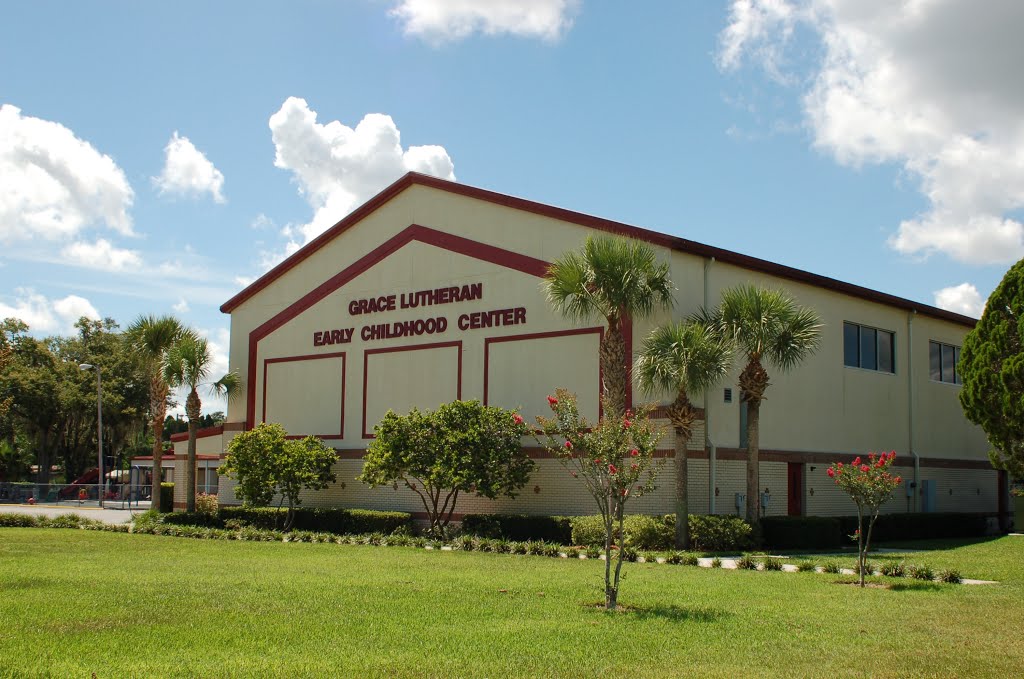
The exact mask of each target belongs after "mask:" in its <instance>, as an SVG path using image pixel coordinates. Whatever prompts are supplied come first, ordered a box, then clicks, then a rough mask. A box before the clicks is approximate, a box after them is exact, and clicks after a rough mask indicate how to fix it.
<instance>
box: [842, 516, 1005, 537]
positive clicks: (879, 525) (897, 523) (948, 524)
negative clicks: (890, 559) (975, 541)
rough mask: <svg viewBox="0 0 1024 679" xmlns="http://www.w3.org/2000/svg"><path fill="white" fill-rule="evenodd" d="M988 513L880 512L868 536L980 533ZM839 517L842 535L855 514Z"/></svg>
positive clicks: (854, 520) (852, 525)
mask: <svg viewBox="0 0 1024 679" xmlns="http://www.w3.org/2000/svg"><path fill="white" fill-rule="evenodd" d="M990 516H992V515H990V514H963V513H956V512H942V513H940V512H933V513H928V514H925V513H905V512H899V513H894V514H882V515H880V516H879V517H878V521H877V522H876V523H875V527H874V530H873V531H872V534H871V540H872V541H873V542H879V541H883V542H884V541H893V540H944V539H947V538H973V537H983V536H984V535H986V534H987V532H988V519H989V517H990ZM839 521H840V523H841V527H840V533H841V534H842V535H851V534H853V532H854V531H855V530H857V517H856V516H843V517H839Z"/></svg>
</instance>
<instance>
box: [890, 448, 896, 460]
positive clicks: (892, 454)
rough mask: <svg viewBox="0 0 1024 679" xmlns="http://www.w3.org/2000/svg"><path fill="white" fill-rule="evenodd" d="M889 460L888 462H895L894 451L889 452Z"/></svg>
mask: <svg viewBox="0 0 1024 679" xmlns="http://www.w3.org/2000/svg"><path fill="white" fill-rule="evenodd" d="M889 459H890V460H895V459H896V451H895V450H892V451H889Z"/></svg>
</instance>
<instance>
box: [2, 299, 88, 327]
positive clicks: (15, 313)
mask: <svg viewBox="0 0 1024 679" xmlns="http://www.w3.org/2000/svg"><path fill="white" fill-rule="evenodd" d="M82 316H87V317H89V318H91V319H93V320H99V318H100V314H99V312H98V311H96V308H95V307H94V306H93V305H92V304H91V303H90V302H89V300H87V299H85V298H84V297H79V296H78V295H68V296H67V297H63V298H61V299H53V300H51V299H47V298H46V297H45V296H44V295H41V294H39V293H37V292H35V291H34V290H32V289H31V288H16V289H15V290H14V300H13V305H11V304H6V303H4V302H2V301H0V319H2V318H19V319H21V320H22V321H24V322H25V323H27V324H28V326H29V329H30V330H32V331H33V332H40V333H58V334H61V335H70V334H73V333H74V331H75V329H74V326H75V322H77V321H78V319H79V318H81V317H82Z"/></svg>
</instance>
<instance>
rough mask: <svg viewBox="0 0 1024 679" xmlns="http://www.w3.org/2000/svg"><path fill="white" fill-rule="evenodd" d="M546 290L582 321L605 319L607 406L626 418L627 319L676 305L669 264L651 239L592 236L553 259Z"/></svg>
mask: <svg viewBox="0 0 1024 679" xmlns="http://www.w3.org/2000/svg"><path fill="white" fill-rule="evenodd" d="M543 285H544V289H545V291H546V293H547V297H548V302H549V303H550V304H551V306H552V308H554V309H555V310H557V311H559V312H561V313H562V315H564V316H565V317H566V318H569V319H570V320H572V321H574V322H576V323H581V322H585V321H589V320H592V319H603V320H604V321H605V323H606V324H607V327H606V328H605V331H604V335H603V336H602V338H601V345H600V362H601V376H602V380H603V385H602V386H603V393H604V400H605V401H606V404H605V408H607V413H608V414H609V415H611V416H615V417H622V415H623V413H625V410H626V394H627V390H628V389H629V387H630V385H629V364H630V363H631V362H632V360H633V358H632V356H626V345H625V341H624V339H623V337H622V326H623V323H624V322H626V321H628V319H630V318H643V317H647V316H650V315H651V314H653V313H654V311H655V310H657V309H659V308H665V309H668V308H670V307H671V306H672V282H671V280H670V279H669V270H668V264H666V263H664V262H658V260H657V256H656V255H655V252H654V249H653V248H651V247H650V246H649V245H647V244H646V243H642V242H640V241H635V240H627V239H624V238H614V237H611V236H595V237H590V238H587V241H586V242H585V243H584V244H583V247H582V249H580V250H579V251H573V252H567V253H566V254H564V255H562V256H561V257H559V258H558V259H556V260H555V261H553V262H552V263H551V266H550V267H549V268H548V272H547V274H546V276H545V279H544V284H543Z"/></svg>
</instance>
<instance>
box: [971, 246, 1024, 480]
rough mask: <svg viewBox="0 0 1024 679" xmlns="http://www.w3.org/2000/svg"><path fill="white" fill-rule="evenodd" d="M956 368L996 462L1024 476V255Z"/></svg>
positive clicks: (995, 294)
mask: <svg viewBox="0 0 1024 679" xmlns="http://www.w3.org/2000/svg"><path fill="white" fill-rule="evenodd" d="M956 371H957V373H958V374H959V375H960V379H961V381H962V382H963V388H961V390H960V405H961V406H962V407H963V411H964V415H966V416H967V419H969V420H970V421H971V422H973V423H975V424H977V425H978V426H980V427H981V428H982V429H983V430H984V431H985V434H986V435H987V436H988V441H989V444H990V445H991V446H992V450H991V451H990V452H989V457H990V459H991V460H992V465H993V466H994V467H996V468H997V469H1005V470H1007V471H1008V472H1010V473H1011V474H1012V475H1013V476H1015V477H1017V478H1024V398H1022V397H1021V394H1024V259H1022V260H1020V261H1019V262H1017V263H1016V264H1014V265H1013V266H1012V267H1010V270H1009V271H1007V272H1006V275H1005V276H1003V280H1002V281H1001V282H1000V283H999V285H998V286H997V287H996V289H995V290H994V291H993V292H992V295H991V296H990V297H989V298H988V302H987V303H986V305H985V312H984V313H983V314H982V315H981V319H979V320H978V324H977V325H976V326H975V327H974V329H973V330H971V331H970V332H969V333H967V337H966V338H965V339H964V344H963V348H962V349H961V350H960V362H959V363H958V364H957V366H956Z"/></svg>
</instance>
